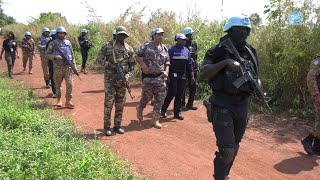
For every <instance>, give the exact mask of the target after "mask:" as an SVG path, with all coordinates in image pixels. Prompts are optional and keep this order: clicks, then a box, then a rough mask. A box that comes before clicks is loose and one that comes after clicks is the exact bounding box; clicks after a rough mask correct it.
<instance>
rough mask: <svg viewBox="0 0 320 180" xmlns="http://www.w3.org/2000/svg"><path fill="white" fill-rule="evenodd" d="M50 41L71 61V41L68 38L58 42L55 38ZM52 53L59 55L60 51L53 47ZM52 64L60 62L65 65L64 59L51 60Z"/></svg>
mask: <svg viewBox="0 0 320 180" xmlns="http://www.w3.org/2000/svg"><path fill="white" fill-rule="evenodd" d="M52 43H54V44H56V45H57V46H58V47H59V48H60V49H61V50H62V51H63V52H64V53H65V54H66V55H67V56H68V57H69V59H70V61H71V62H73V57H72V54H71V42H70V41H69V40H64V41H63V43H60V42H59V41H58V40H57V39H55V40H53V41H52ZM52 54H53V55H55V56H57V55H60V53H59V52H58V51H57V50H56V49H55V48H53V53H52ZM53 63H54V64H61V65H66V63H65V62H64V60H53Z"/></svg>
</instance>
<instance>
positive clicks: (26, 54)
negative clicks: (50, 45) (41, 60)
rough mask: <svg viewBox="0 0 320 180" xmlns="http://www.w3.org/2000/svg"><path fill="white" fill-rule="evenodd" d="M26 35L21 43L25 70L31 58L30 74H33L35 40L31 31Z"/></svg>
mask: <svg viewBox="0 0 320 180" xmlns="http://www.w3.org/2000/svg"><path fill="white" fill-rule="evenodd" d="M24 36H25V38H23V39H22V43H21V48H22V62H23V71H26V67H27V62H28V60H29V74H32V61H33V56H34V51H35V42H34V40H33V39H32V38H31V33H30V32H26V33H25V34H24Z"/></svg>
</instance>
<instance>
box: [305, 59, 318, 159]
mask: <svg viewBox="0 0 320 180" xmlns="http://www.w3.org/2000/svg"><path fill="white" fill-rule="evenodd" d="M319 81H320V53H319V54H318V56H317V58H316V59H314V60H313V61H312V63H311V66H310V70H309V72H308V76H307V83H308V88H309V91H310V93H311V96H312V97H313V101H314V102H313V105H314V109H315V125H314V129H313V131H312V132H310V134H309V135H308V136H307V137H305V138H304V139H302V140H301V143H302V145H303V147H304V149H305V151H306V152H307V153H308V154H309V155H313V154H317V155H320V91H319V88H320V83H319Z"/></svg>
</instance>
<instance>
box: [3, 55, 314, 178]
mask: <svg viewBox="0 0 320 180" xmlns="http://www.w3.org/2000/svg"><path fill="white" fill-rule="evenodd" d="M0 68H1V70H2V71H6V63H5V61H4V60H2V61H0ZM14 79H15V80H22V81H25V82H26V83H27V84H29V85H30V87H32V88H33V89H34V90H35V92H36V94H37V95H38V96H39V97H40V98H44V99H45V100H47V101H48V102H49V103H50V104H54V103H55V99H52V98H51V95H52V94H51V90H49V89H45V88H44V80H43V75H42V70H41V66H40V58H38V59H36V60H34V70H33V74H32V75H29V74H27V73H22V62H21V58H20V59H19V60H17V62H16V65H15V69H14ZM74 79H75V82H74V89H73V96H74V98H73V102H74V103H75V105H76V106H77V107H76V108H75V109H74V110H70V109H63V108H62V109H61V108H60V109H57V108H55V107H53V109H54V111H55V112H57V113H60V112H62V113H64V114H67V115H69V116H70V117H72V118H73V120H74V122H75V124H76V126H77V128H78V129H79V130H80V131H81V132H83V133H84V134H86V135H87V136H88V137H90V138H95V137H96V138H98V139H100V140H101V142H102V143H104V144H106V145H108V146H110V147H111V148H112V149H113V151H114V152H115V153H116V154H117V155H118V156H119V157H120V158H122V159H127V160H128V161H129V162H130V163H131V164H132V169H133V171H136V172H137V173H139V174H141V175H143V176H145V177H146V179H150V180H164V179H166V180H167V179H168V180H169V179H170V180H172V179H183V180H196V179H201V180H207V179H213V178H212V171H213V163H212V160H213V157H214V152H215V151H216V149H217V148H216V146H215V138H214V135H213V132H212V126H211V125H210V124H209V123H208V122H207V120H206V115H205V108H204V107H203V106H202V105H201V103H200V102H197V104H196V105H197V106H198V107H199V109H198V110H197V111H188V112H185V113H184V116H185V120H184V121H176V120H173V119H172V116H173V115H172V111H169V116H168V118H167V119H166V120H162V124H163V125H164V128H162V129H161V130H158V129H154V128H151V126H150V119H151V114H150V112H151V107H150V106H148V107H147V108H146V109H145V111H144V114H145V120H144V121H143V123H142V125H141V126H140V125H139V124H138V122H137V118H136V111H135V106H136V105H137V102H138V100H139V99H140V88H139V85H136V86H135V87H134V88H133V90H132V91H133V95H134V96H135V98H134V100H131V99H130V97H129V96H127V102H126V105H125V110H124V118H123V127H124V129H125V130H126V131H127V132H126V133H125V134H124V135H115V136H112V137H106V136H104V135H103V134H102V133H101V131H102V128H103V101H104V91H103V75H102V74H98V73H96V72H93V71H89V75H82V81H80V80H79V79H78V78H77V77H76V76H75V77H74ZM63 88H64V89H63V92H64V94H65V87H63ZM64 101H65V100H64ZM171 107H172V106H171ZM171 109H172V108H171ZM249 122H250V123H249V128H248V129H247V131H246V134H245V136H244V138H243V141H242V143H241V147H240V152H239V155H238V156H237V159H236V161H235V165H234V167H233V169H232V171H231V179H235V180H238V179H239V180H241V179H252V180H253V179H254V180H257V179H258V180H264V179H266V180H269V179H272V180H276V179H308V180H310V179H320V167H319V162H320V160H319V157H309V156H307V155H305V153H304V151H303V149H302V147H301V145H300V142H299V139H300V138H301V137H303V136H304V135H306V134H307V132H308V128H309V127H308V126H306V125H304V123H302V121H301V120H299V119H295V118H288V119H286V118H275V117H272V116H268V115H251V116H250V120H249Z"/></svg>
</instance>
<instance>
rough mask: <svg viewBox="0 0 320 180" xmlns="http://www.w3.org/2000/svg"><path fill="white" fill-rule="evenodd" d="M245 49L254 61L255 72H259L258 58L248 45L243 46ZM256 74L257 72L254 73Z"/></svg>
mask: <svg viewBox="0 0 320 180" xmlns="http://www.w3.org/2000/svg"><path fill="white" fill-rule="evenodd" d="M245 47H246V49H247V50H248V52H249V54H250V56H251V57H252V60H253V61H254V66H255V69H256V71H257V72H259V65H258V60H257V58H256V56H255V55H254V54H253V52H252V50H251V49H250V48H249V47H248V46H245ZM256 74H257V75H258V73H256Z"/></svg>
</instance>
